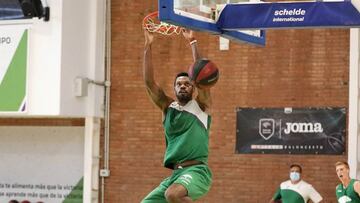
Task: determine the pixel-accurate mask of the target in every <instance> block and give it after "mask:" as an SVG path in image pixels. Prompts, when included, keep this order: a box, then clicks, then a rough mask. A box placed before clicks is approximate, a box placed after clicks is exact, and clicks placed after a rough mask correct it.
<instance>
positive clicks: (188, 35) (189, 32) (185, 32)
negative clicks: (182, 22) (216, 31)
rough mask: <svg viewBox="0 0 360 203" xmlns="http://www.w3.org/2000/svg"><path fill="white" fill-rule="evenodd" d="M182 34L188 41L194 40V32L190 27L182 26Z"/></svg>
mask: <svg viewBox="0 0 360 203" xmlns="http://www.w3.org/2000/svg"><path fill="white" fill-rule="evenodd" d="M182 34H183V36H184V37H185V39H187V40H188V41H192V40H193V39H194V32H193V31H192V30H190V29H186V28H182Z"/></svg>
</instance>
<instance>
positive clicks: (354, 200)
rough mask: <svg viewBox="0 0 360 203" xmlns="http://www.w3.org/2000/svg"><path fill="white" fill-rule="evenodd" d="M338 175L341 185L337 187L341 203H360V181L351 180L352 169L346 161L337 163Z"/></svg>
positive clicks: (337, 194) (337, 196)
mask: <svg viewBox="0 0 360 203" xmlns="http://www.w3.org/2000/svg"><path fill="white" fill-rule="evenodd" d="M335 169H336V175H337V176H338V178H339V180H340V182H341V183H340V184H339V185H338V186H336V198H337V200H338V202H339V203H360V181H359V180H356V179H352V178H350V167H349V164H348V163H347V162H345V161H339V162H336V163H335Z"/></svg>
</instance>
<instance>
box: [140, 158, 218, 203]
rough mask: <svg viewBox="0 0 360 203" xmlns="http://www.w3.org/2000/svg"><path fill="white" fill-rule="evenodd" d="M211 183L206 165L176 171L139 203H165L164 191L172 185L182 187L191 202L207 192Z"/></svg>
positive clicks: (210, 176) (210, 175) (209, 172)
mask: <svg viewBox="0 0 360 203" xmlns="http://www.w3.org/2000/svg"><path fill="white" fill-rule="evenodd" d="M211 182H212V174H211V171H210V169H209V167H208V166H207V165H204V164H202V165H193V166H189V167H185V168H180V169H176V170H174V171H173V173H172V175H171V176H170V177H167V178H166V179H164V180H163V181H162V182H161V183H160V185H159V186H158V187H157V188H155V189H154V190H153V191H152V192H150V193H149V194H148V195H147V196H146V197H145V198H144V199H143V200H142V201H141V203H167V201H166V199H165V191H166V189H167V188H168V187H169V186H170V185H172V184H174V183H176V184H181V185H183V186H184V187H185V188H186V189H187V191H188V196H189V197H190V198H191V199H192V200H197V199H199V198H200V197H202V196H204V195H205V194H207V193H208V192H209V190H210V186H211Z"/></svg>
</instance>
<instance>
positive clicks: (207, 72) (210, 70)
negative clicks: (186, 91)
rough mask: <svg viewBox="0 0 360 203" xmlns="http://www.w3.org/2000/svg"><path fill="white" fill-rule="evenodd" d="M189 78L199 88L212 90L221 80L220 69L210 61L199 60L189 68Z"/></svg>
mask: <svg viewBox="0 0 360 203" xmlns="http://www.w3.org/2000/svg"><path fill="white" fill-rule="evenodd" d="M188 74H189V77H190V79H191V80H192V81H194V82H195V84H196V86H198V87H199V88H210V87H212V86H214V85H215V84H216V82H217V81H218V79H219V69H218V68H217V66H216V65H215V64H214V63H213V62H212V61H210V60H209V59H205V58H202V59H198V60H197V61H195V62H194V63H193V64H192V65H191V66H190V68H189V71H188Z"/></svg>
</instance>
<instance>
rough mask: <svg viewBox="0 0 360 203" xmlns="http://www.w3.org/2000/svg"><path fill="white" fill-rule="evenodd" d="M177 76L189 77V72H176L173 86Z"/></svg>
mask: <svg viewBox="0 0 360 203" xmlns="http://www.w3.org/2000/svg"><path fill="white" fill-rule="evenodd" d="M178 77H189V74H188V73H187V72H180V73H178V74H177V75H176V76H175V80H174V86H175V84H176V79H177V78H178Z"/></svg>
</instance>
